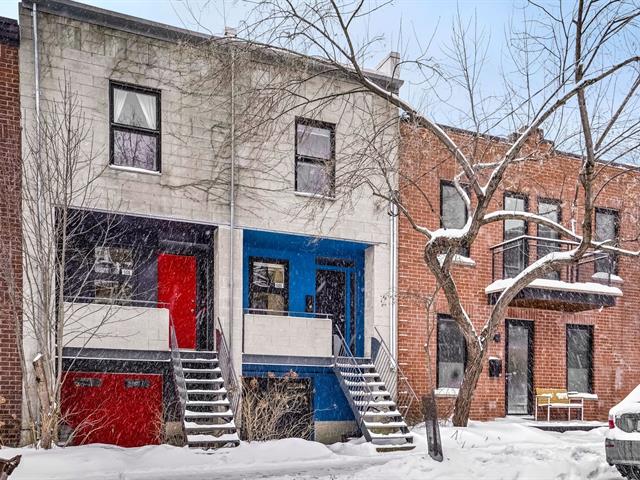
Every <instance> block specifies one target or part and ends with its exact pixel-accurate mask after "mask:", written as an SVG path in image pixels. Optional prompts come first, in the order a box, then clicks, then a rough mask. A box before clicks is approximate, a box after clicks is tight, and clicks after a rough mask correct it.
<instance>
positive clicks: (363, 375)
mask: <svg viewBox="0 0 640 480" xmlns="http://www.w3.org/2000/svg"><path fill="white" fill-rule="evenodd" d="M342 376H343V377H359V378H378V377H379V376H380V375H378V374H377V373H375V372H367V373H360V372H342Z"/></svg>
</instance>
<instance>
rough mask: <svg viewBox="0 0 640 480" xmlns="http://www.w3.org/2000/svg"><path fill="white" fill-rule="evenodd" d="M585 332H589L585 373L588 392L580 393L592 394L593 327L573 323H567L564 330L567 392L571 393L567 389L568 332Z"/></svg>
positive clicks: (567, 383)
mask: <svg viewBox="0 0 640 480" xmlns="http://www.w3.org/2000/svg"><path fill="white" fill-rule="evenodd" d="M572 329H574V330H585V331H587V332H589V351H588V352H587V353H588V360H589V368H588V369H587V372H588V374H589V377H588V380H587V382H588V384H589V391H588V392H580V393H593V361H594V358H595V356H594V354H593V348H594V339H593V332H594V329H593V325H583V324H575V323H567V325H566V328H565V386H566V388H567V391H573V390H571V389H570V388H569V330H572Z"/></svg>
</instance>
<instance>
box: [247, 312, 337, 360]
mask: <svg viewBox="0 0 640 480" xmlns="http://www.w3.org/2000/svg"><path fill="white" fill-rule="evenodd" d="M331 333H332V321H331V319H327V318H303V317H292V316H284V315H252V314H247V313H245V315H244V353H248V354H254V355H282V356H292V357H331V356H332V348H331V346H332V345H331V344H332V334H331Z"/></svg>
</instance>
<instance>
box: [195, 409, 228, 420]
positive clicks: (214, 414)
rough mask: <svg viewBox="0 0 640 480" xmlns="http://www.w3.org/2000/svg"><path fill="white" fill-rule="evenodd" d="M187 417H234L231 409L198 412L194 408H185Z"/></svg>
mask: <svg viewBox="0 0 640 480" xmlns="http://www.w3.org/2000/svg"><path fill="white" fill-rule="evenodd" d="M184 416H185V418H228V417H233V412H232V411H231V409H227V410H225V411H224V412H196V411H194V410H185V412H184Z"/></svg>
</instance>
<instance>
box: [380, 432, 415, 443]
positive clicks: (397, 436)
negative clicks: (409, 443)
mask: <svg viewBox="0 0 640 480" xmlns="http://www.w3.org/2000/svg"><path fill="white" fill-rule="evenodd" d="M370 435H371V440H372V441H375V440H401V439H404V440H413V433H373V432H371V433H370Z"/></svg>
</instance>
